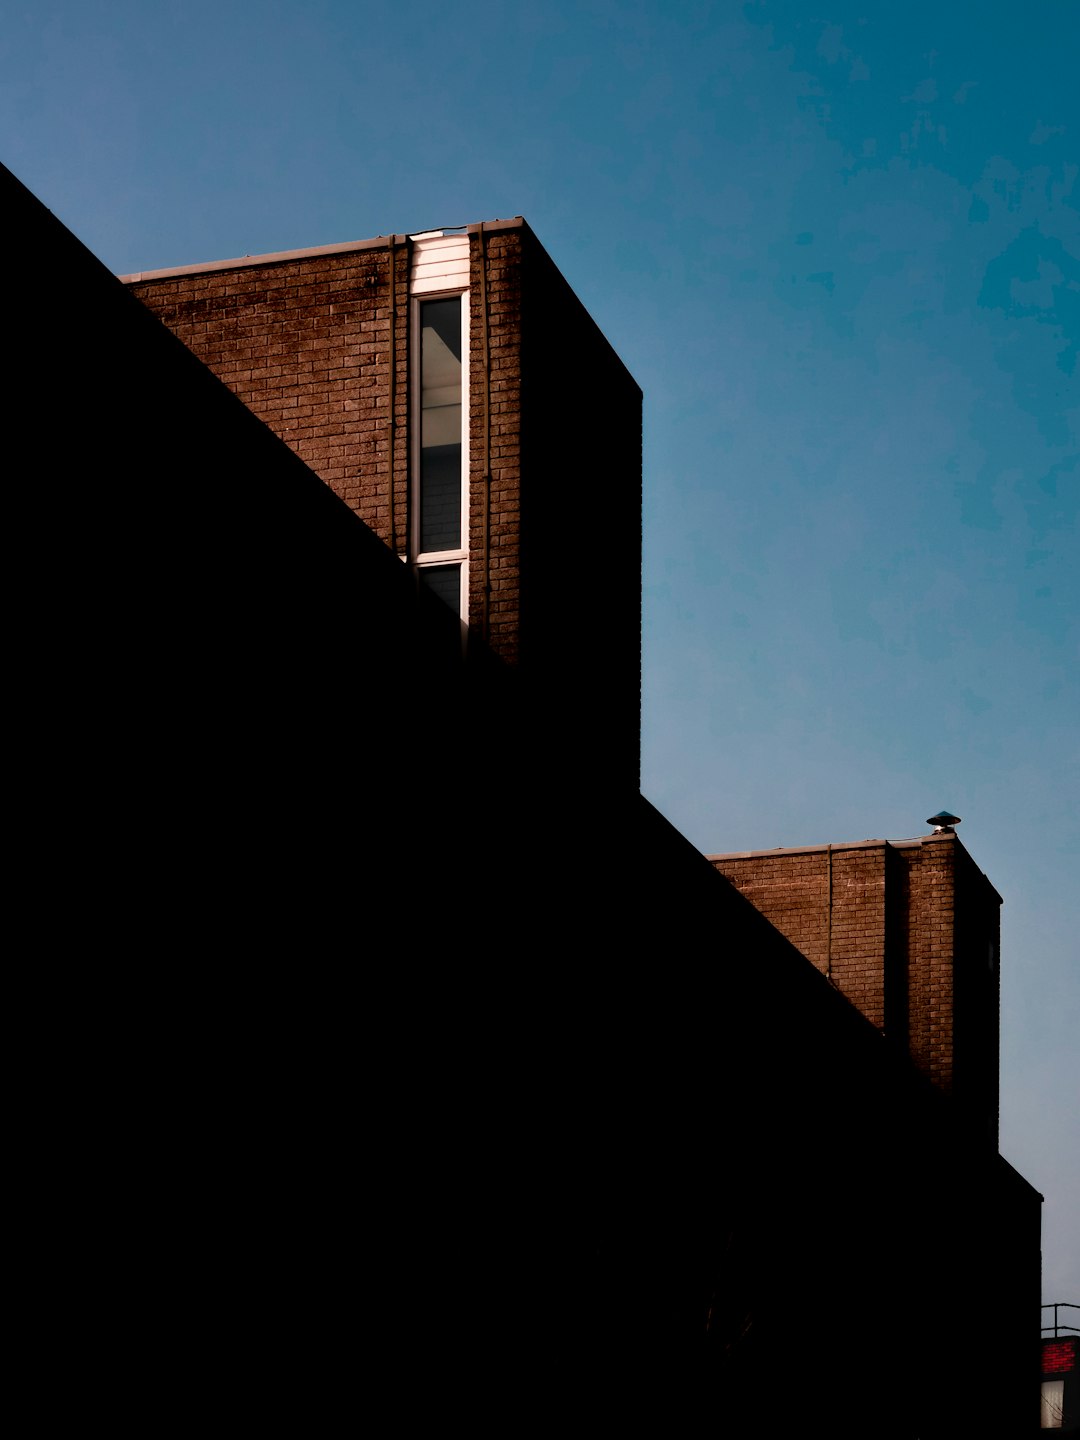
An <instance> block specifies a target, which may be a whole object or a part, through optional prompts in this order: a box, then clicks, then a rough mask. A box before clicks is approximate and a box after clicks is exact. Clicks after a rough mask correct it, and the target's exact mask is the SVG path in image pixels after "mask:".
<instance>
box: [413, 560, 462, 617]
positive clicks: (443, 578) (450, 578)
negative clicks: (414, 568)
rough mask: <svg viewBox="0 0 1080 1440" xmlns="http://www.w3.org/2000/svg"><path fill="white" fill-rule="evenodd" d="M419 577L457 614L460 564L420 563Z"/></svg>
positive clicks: (458, 609) (459, 594) (459, 591)
mask: <svg viewBox="0 0 1080 1440" xmlns="http://www.w3.org/2000/svg"><path fill="white" fill-rule="evenodd" d="M417 573H418V574H419V576H420V579H421V580H422V581H423V582H424V584H425V585H426V586H427V587H428V589H429V590H433V591H434V592H435V594H436V595H438V597H439V599H440V600H442V601H443V602H444V603H445V604H447V605H449V606H450V609H451V610H453V611H454V613H455V614H457V613H458V612H459V611H460V609H461V566H460V565H421V566H420V568H419V570H418V572H417Z"/></svg>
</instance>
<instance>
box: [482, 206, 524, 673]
mask: <svg viewBox="0 0 1080 1440" xmlns="http://www.w3.org/2000/svg"><path fill="white" fill-rule="evenodd" d="M522 240H523V233H522V231H521V230H520V229H514V230H502V231H495V232H486V231H485V230H484V229H483V227H477V228H476V229H475V230H474V231H473V233H472V234H471V235H470V237H469V272H470V273H469V286H470V289H469V303H470V315H471V331H470V338H471V344H470V348H469V457H470V480H469V488H470V507H469V614H470V617H472V623H473V625H474V626H475V627H476V628H477V629H478V631H479V633H480V635H481V636H482V638H483V639H484V640H485V641H486V642H487V644H488V645H489V646H490V647H491V648H492V649H493V650H494V651H495V653H496V654H497V655H499V656H501V657H502V659H504V660H507V661H509V662H515V661H517V660H518V659H519V658H520V586H521V485H522V449H521V431H522V390H521V278H522V264H521V250H522Z"/></svg>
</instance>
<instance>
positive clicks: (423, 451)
mask: <svg viewBox="0 0 1080 1440" xmlns="http://www.w3.org/2000/svg"><path fill="white" fill-rule="evenodd" d="M419 499H420V553H421V554H431V553H432V552H433V551H439V550H459V549H460V548H461V296H460V295H455V296H452V297H451V298H450V299H448V300H425V301H424V302H423V303H422V304H421V306H420V497H419ZM455 603H456V602H455Z"/></svg>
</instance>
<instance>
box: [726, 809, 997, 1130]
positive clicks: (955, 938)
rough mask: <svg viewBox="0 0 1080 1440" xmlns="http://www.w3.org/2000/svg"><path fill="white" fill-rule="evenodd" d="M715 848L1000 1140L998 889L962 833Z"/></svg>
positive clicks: (791, 934)
mask: <svg viewBox="0 0 1080 1440" xmlns="http://www.w3.org/2000/svg"><path fill="white" fill-rule="evenodd" d="M709 858H710V859H711V861H712V863H713V865H714V866H715V867H716V869H717V870H719V871H720V873H721V874H722V875H724V876H725V878H727V879H728V880H730V881H731V883H732V884H733V885H735V886H736V887H737V889H739V890H740V891H741V892H742V894H743V895H745V896H746V897H747V899H748V900H750V901H752V902H753V904H754V905H755V906H756V908H757V909H758V910H760V911H761V913H762V914H763V915H764V916H765V917H766V918H767V919H768V920H770V921H771V922H772V924H773V925H775V926H776V928H777V929H778V930H779V931H780V932H781V933H782V934H783V935H785V936H787V938H788V939H789V940H790V941H791V942H792V944H793V945H795V946H796V947H797V948H798V949H799V950H801V951H802V953H803V954H804V955H805V956H806V957H807V959H808V960H810V961H811V962H812V963H813V964H814V965H815V966H816V968H817V969H818V970H820V971H821V972H822V974H823V975H826V976H828V978H829V979H830V980H831V981H832V982H833V984H834V985H835V986H836V987H837V989H839V990H841V991H842V992H843V993H844V994H845V995H846V996H847V998H848V999H849V1000H850V1001H851V1002H852V1004H853V1005H855V1006H857V1007H858V1009H859V1010H861V1011H862V1013H863V1014H864V1015H865V1016H866V1017H867V1019H868V1020H870V1021H871V1022H872V1023H873V1024H874V1025H876V1026H877V1027H878V1029H879V1030H881V1031H882V1032H883V1033H884V1034H885V1036H886V1037H887V1038H888V1039H889V1040H890V1042H892V1043H894V1044H896V1045H897V1046H898V1047H899V1048H901V1049H902V1050H904V1051H906V1052H907V1053H908V1054H910V1056H911V1058H912V1060H913V1061H914V1063H915V1065H916V1066H917V1068H918V1069H919V1070H920V1071H921V1072H922V1073H923V1074H924V1075H926V1076H927V1077H928V1079H930V1080H931V1081H932V1082H933V1084H934V1085H935V1086H936V1087H937V1088H938V1089H939V1090H941V1091H943V1092H944V1093H946V1094H949V1095H952V1096H954V1098H955V1101H956V1103H957V1104H958V1105H959V1106H960V1107H961V1108H962V1109H963V1110H964V1112H965V1114H966V1115H967V1117H968V1119H969V1120H970V1121H971V1122H972V1123H974V1124H975V1125H976V1127H977V1128H978V1130H979V1131H980V1132H981V1133H982V1134H984V1135H985V1136H987V1137H988V1138H989V1139H991V1140H992V1141H993V1142H994V1144H995V1145H996V1144H997V1125H998V1048H999V1038H998V1037H999V1022H998V1007H999V988H1000V982H999V966H998V946H999V933H1000V907H1001V896H1000V895H999V894H998V893H997V891H996V890H995V889H994V887H993V886H992V885H991V884H990V882H989V880H988V879H987V878H986V876H985V875H984V874H983V873H982V871H981V870H979V868H978V867H977V866H976V865H975V863H974V861H973V860H972V859H971V856H970V855H969V854H968V853H967V851H966V850H965V849H964V847H963V845H962V844H961V843H960V841H959V840H958V838H957V836H956V835H955V833H945V834H940V835H930V836H927V837H925V838H924V839H920V840H901V841H894V842H889V841H885V840H864V841H862V842H861V843H857V844H849V845H818V846H812V847H808V848H805V849H780V850H761V851H752V852H747V853H745V854H732V855H713V856H710V857H709Z"/></svg>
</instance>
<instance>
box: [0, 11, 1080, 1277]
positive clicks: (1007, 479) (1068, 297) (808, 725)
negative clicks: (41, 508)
mask: <svg viewBox="0 0 1080 1440" xmlns="http://www.w3.org/2000/svg"><path fill="white" fill-rule="evenodd" d="M1078 53H1080V0H1032V3H1031V4H1029V5H1026V6H1018V5H1016V4H1015V3H1009V4H1004V3H995V0H979V3H973V0H950V3H948V4H943V3H941V0H937V3H935V4H926V3H922V0H910V3H905V4H904V5H902V6H900V5H885V4H883V3H880V0H875V3H869V0H862V3H861V4H860V3H852V0H814V3H812V4H811V3H809V0H751V3H747V4H734V3H726V0H719V3H712V4H708V3H686V0H668V3H667V4H665V5H663V6H661V5H660V4H658V3H656V0H640V3H628V0H573V3H570V0H532V3H528V4H524V3H517V0H505V3H476V0H461V3H458V4H454V5H446V4H442V5H433V4H429V3H410V0H395V3H389V0H373V3H366V0H355V3H344V0H306V3H305V5H304V6H303V7H299V6H296V5H292V4H285V3H283V0H260V3H258V4H256V3H254V0H215V3H214V4H209V3H206V0H184V3H183V4H181V3H178V0H155V3H153V4H149V3H134V0H108V3H101V0H79V3H74V0H67V3H64V0H34V3H33V4H29V3H18V0H8V3H7V5H6V6H5V16H4V24H3V27H2V29H0V82H2V83H0V137H2V147H3V148H2V152H0V154H2V158H3V160H4V161H5V163H6V164H8V166H9V167H10V168H11V169H13V170H14V171H15V173H16V174H18V175H19V176H20V178H21V179H22V180H23V181H24V182H25V183H26V184H28V185H29V186H30V188H31V189H33V190H34V191H35V192H36V193H37V194H38V195H39V196H40V197H41V198H42V199H43V200H44V202H45V203H46V204H47V205H48V206H49V207H50V208H51V209H52V210H53V211H55V213H56V214H58V215H59V217H60V218H61V219H62V220H64V221H65V223H67V224H68V225H69V226H70V227H71V228H72V229H73V230H74V231H75V233H76V234H77V235H79V236H80V238H81V239H82V240H84V241H85V242H86V244H87V245H89V246H90V248H91V249H92V250H94V251H95V253H96V254H98V255H99V256H100V257H101V259H102V260H103V261H104V262H105V263H106V264H107V265H109V266H110V267H111V268H112V269H114V270H116V271H118V272H121V273H123V272H128V271H134V270H140V269H152V268H156V267H160V266H166V265H174V264H182V263H187V262H195V261H201V260H211V259H217V258H223V257H228V256H234V255H243V254H258V253H265V252H267V251H273V250H280V249H287V248H291V247H298V246H306V245H319V244H328V243H331V242H334V241H344V240H351V239H361V238H366V237H369V236H373V235H378V234H382V233H387V232H390V231H397V232H401V231H406V230H420V229H428V228H435V227H438V226H442V225H453V224H462V223H466V222H469V221H473V220H479V219H490V218H495V217H498V216H507V215H515V214H524V215H525V216H526V217H527V219H528V220H529V221H530V223H531V224H532V226H533V228H534V229H535V230H536V232H537V234H538V235H539V236H540V238H541V239H542V240H543V242H544V244H545V245H546V246H547V248H548V249H549V251H550V252H551V254H552V256H553V257H554V258H555V260H556V261H557V263H558V264H559V265H560V267H561V268H562V270H563V271H564V273H565V274H566V276H567V278H568V279H569V280H570V282H571V284H572V285H573V286H574V288H575V289H576V290H577V291H578V293H579V294H580V295H581V297H582V298H583V300H584V301H585V303H586V304H587V305H588V307H589V308H590V310H591V311H592V313H593V314H594V316H595V317H596V319H597V320H598V322H599V323H600V325H601V327H602V328H603V329H604V330H605V332H606V333H607V334H608V336H609V337H610V338H611V340H612V342H613V343H614V344H615V346H616V348H617V349H618V351H619V352H620V354H621V355H622V356H623V358H624V360H625V361H626V363H627V364H628V366H629V368H630V369H631V371H632V372H633V373H634V374H635V376H636V377H637V379H638V380H639V382H640V383H641V385H642V387H643V389H644V391H645V396H646V408H645V575H644V584H645V635H644V698H643V705H644V713H643V788H644V790H645V793H646V794H647V795H648V796H649V798H650V799H652V800H653V801H654V803H656V804H657V805H658V806H659V808H660V809H661V810H663V811H664V813H665V814H667V815H668V816H669V818H670V819H671V820H672V821H673V822H674V823H675V824H676V825H677V826H678V827H679V828H680V829H682V830H683V831H684V832H685V833H686V834H687V835H688V836H689V838H690V839H691V840H692V841H693V842H694V843H695V844H697V845H699V846H700V847H701V848H702V849H705V850H734V849H751V848H765V847H771V846H774V845H798V844H812V843H817V842H823V841H826V840H832V841H842V840H861V839H866V838H870V837H884V838H890V839H899V838H903V837H907V836H912V835H918V834H922V833H925V831H926V828H927V827H926V826H925V825H924V823H923V822H924V819H925V817H926V816H927V815H929V814H931V813H933V812H935V811H937V810H939V809H942V808H946V809H950V810H952V811H954V813H956V814H959V815H961V816H963V817H964V824H963V827H962V829H961V832H960V833H961V837H962V839H963V840H964V842H965V843H966V845H967V847H968V849H969V850H970V851H971V853H972V854H973V855H974V857H975V859H976V860H977V861H978V862H979V864H980V865H981V866H982V867H983V868H984V869H985V870H986V871H987V873H988V874H989V875H990V878H991V879H992V880H993V881H994V883H995V885H996V886H997V887H998V889H999V890H1000V891H1001V892H1002V894H1003V895H1004V897H1005V907H1004V912H1003V927H1004V928H1003V992H1002V1028H1003V1056H1002V1150H1003V1152H1004V1154H1005V1155H1006V1156H1007V1158H1008V1159H1009V1160H1011V1161H1012V1163H1013V1164H1014V1165H1016V1166H1017V1168H1018V1169H1020V1170H1021V1171H1022V1172H1023V1173H1024V1174H1025V1175H1026V1176H1027V1177H1028V1178H1029V1179H1030V1180H1031V1181H1032V1182H1033V1183H1034V1184H1035V1185H1036V1186H1037V1187H1038V1188H1039V1189H1040V1190H1041V1191H1042V1192H1043V1193H1044V1194H1045V1195H1046V1205H1045V1207H1044V1298H1045V1299H1047V1300H1059V1299H1068V1300H1074V1301H1080V1221H1078V1220H1077V1215H1078V1214H1080V1118H1078V1117H1080V1059H1078V1053H1077V1039H1076V1037H1077V1035H1078V1034H1080V954H1078V948H1080V947H1078V943H1077V934H1078V930H1080V900H1078V896H1080V882H1078V879H1077V872H1078V870H1080V824H1078V819H1077V816H1078V815H1080V738H1078V736H1080V723H1078V722H1080V681H1078V675H1080V666H1078V664H1077V661H1078V628H1077V615H1078V610H1080V583H1078V580H1077V561H1078V560H1080V545H1078V537H1077V509H1078V502H1077V495H1078V489H1080V473H1078V460H1077V456H1078V450H1080V444H1078V436H1077V431H1078V417H1080V363H1078V354H1077V351H1078V346H1080V213H1078V212H1080V98H1078V93H1077V86H1076V82H1075V72H1076V56H1077V54H1078ZM27 265H28V269H29V270H30V271H31V272H32V266H33V257H32V256H28V257H27ZM610 485H611V491H610V503H611V504H613V505H615V504H618V498H619V497H618V477H617V476H612V477H610ZM602 547H603V537H602V535H601V536H598V537H596V545H595V548H594V550H593V554H592V555H591V556H590V559H595V558H596V555H598V554H602V553H603V548H602ZM609 558H610V561H611V563H612V564H613V566H615V567H618V565H619V557H618V556H617V555H612V556H610V557H609Z"/></svg>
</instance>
